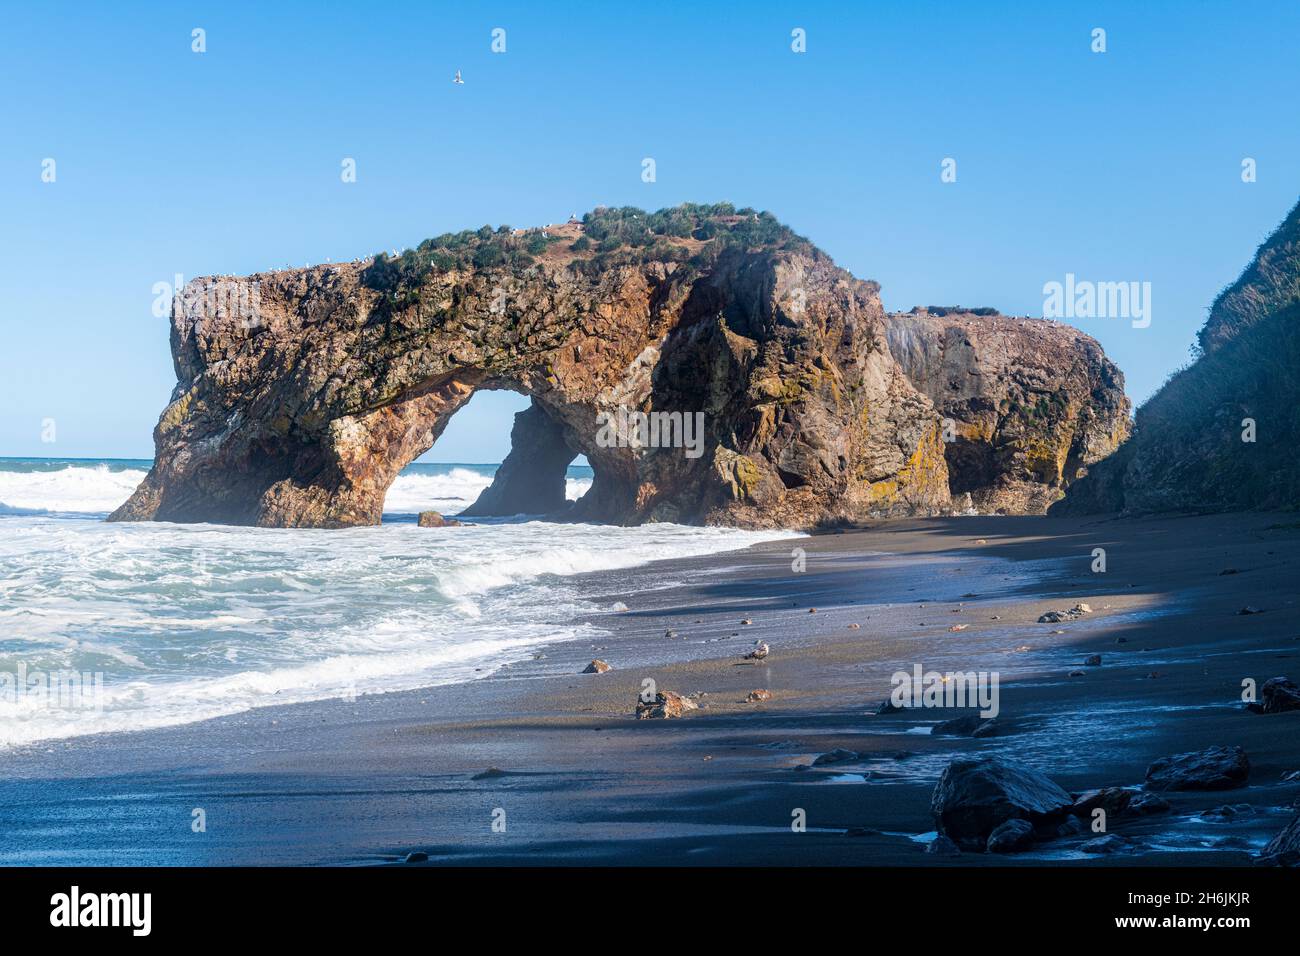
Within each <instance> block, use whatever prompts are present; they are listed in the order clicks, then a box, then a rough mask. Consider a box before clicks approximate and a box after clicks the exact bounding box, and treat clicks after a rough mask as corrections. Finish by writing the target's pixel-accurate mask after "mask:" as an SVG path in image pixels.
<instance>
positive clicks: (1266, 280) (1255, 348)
mask: <svg viewBox="0 0 1300 956" xmlns="http://www.w3.org/2000/svg"><path fill="white" fill-rule="evenodd" d="M1199 345H1200V349H1201V355H1200V356H1199V358H1197V360H1196V361H1195V362H1194V363H1192V364H1191V365H1190V366H1188V367H1187V368H1184V369H1182V370H1181V371H1178V372H1176V373H1175V374H1174V375H1173V376H1172V377H1171V378H1170V379H1169V381H1168V382H1166V383H1165V385H1164V387H1163V388H1161V389H1160V391H1159V392H1157V393H1156V394H1155V395H1154V396H1153V397H1152V398H1151V399H1150V400H1149V401H1147V402H1146V404H1144V405H1143V406H1142V407H1141V408H1139V409H1138V412H1137V416H1136V421H1135V424H1134V428H1133V436H1132V438H1130V439H1129V440H1128V441H1127V442H1125V443H1124V444H1123V445H1122V446H1120V449H1119V451H1117V452H1116V453H1115V454H1114V455H1112V456H1111V457H1110V458H1108V459H1106V460H1105V461H1103V462H1100V463H1098V464H1097V465H1096V466H1094V467H1093V468H1091V469H1089V474H1088V476H1087V477H1086V478H1085V479H1083V480H1082V481H1079V482H1077V483H1075V484H1074V485H1073V486H1072V487H1071V488H1070V489H1069V491H1068V492H1067V494H1066V497H1065V499H1064V500H1063V501H1061V502H1059V503H1057V504H1056V505H1054V506H1053V508H1052V514H1062V515H1078V514H1091V513H1098V512H1122V513H1128V514H1146V513H1157V512H1212V511H1240V510H1248V509H1261V510H1274V509H1279V510H1282V509H1294V508H1296V507H1300V469H1297V468H1296V467H1295V448H1296V446H1297V443H1300V416H1297V414H1296V409H1297V408H1300V376H1297V375H1296V374H1295V369H1296V368H1297V366H1300V204H1298V205H1297V206H1296V207H1295V208H1293V209H1292V210H1291V212H1290V214H1289V215H1288V216H1287V217H1286V219H1285V220H1284V221H1283V223H1282V225H1281V226H1279V227H1278V229H1277V230H1276V231H1275V232H1274V233H1273V235H1272V236H1270V237H1269V239H1268V240H1267V241H1266V242H1265V243H1264V244H1263V245H1262V246H1261V247H1260V248H1259V251H1258V252H1257V254H1256V256H1255V259H1254V261H1253V262H1251V264H1250V265H1249V266H1247V267H1246V270H1245V271H1244V272H1243V273H1242V274H1241V277H1240V278H1239V279H1238V280H1237V281H1236V282H1235V283H1234V284H1233V285H1232V286H1230V287H1229V288H1228V289H1227V290H1225V291H1224V292H1223V293H1222V294H1221V295H1220V296H1219V297H1218V299H1217V300H1216V301H1215V303H1214V306H1213V308H1212V309H1211V311H1210V317H1209V319H1208V320H1207V321H1206V323H1205V326H1204V328H1202V329H1201V332H1200V337H1199Z"/></svg>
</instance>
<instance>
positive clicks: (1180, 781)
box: [1146, 747, 1250, 791]
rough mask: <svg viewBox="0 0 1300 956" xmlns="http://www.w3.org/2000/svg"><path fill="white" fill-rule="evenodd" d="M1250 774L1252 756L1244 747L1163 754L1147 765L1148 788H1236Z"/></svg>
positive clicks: (1244, 783)
mask: <svg viewBox="0 0 1300 956" xmlns="http://www.w3.org/2000/svg"><path fill="white" fill-rule="evenodd" d="M1249 777H1250V758H1249V757H1247V756H1246V751H1245V750H1243V749H1242V748H1241V747H1209V748H1207V749H1205V750H1198V751H1194V752H1192V753H1185V754H1174V755H1173V756H1170V757H1161V758H1160V759H1159V760H1157V761H1156V762H1155V763H1153V764H1152V765H1151V766H1150V767H1148V768H1147V781H1146V786H1147V789H1148V790H1155V791H1169V790H1232V789H1233V788H1235V787H1244V786H1245V785H1246V780H1247V779H1248V778H1249Z"/></svg>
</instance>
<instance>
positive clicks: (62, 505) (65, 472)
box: [0, 465, 145, 514]
mask: <svg viewBox="0 0 1300 956" xmlns="http://www.w3.org/2000/svg"><path fill="white" fill-rule="evenodd" d="M144 476H145V473H144V472H143V471H138V470H136V469H133V468H132V469H126V470H122V471H113V470H111V469H109V467H108V466H107V465H68V466H67V467H65V468H62V469H60V470H58V471H10V470H5V469H4V468H3V467H0V514H24V513H36V512H60V513H72V514H100V513H107V512H110V511H112V510H113V509H115V508H116V507H117V506H118V505H120V504H121V503H122V502H124V501H126V499H127V498H129V497H130V496H131V492H133V491H135V488H136V485H138V484H140V482H141V481H143V480H144Z"/></svg>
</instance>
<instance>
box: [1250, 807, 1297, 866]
mask: <svg viewBox="0 0 1300 956" xmlns="http://www.w3.org/2000/svg"><path fill="white" fill-rule="evenodd" d="M1260 858H1261V859H1262V860H1263V861H1264V862H1266V863H1272V864H1276V865H1280V866H1300V813H1297V814H1296V815H1295V816H1294V817H1292V818H1291V822H1290V823H1288V824H1287V825H1286V826H1285V827H1284V828H1283V830H1282V832H1281V833H1279V834H1278V835H1277V836H1275V837H1273V839H1272V840H1270V841H1269V843H1268V846H1266V847H1264V850H1263V852H1261V853H1260Z"/></svg>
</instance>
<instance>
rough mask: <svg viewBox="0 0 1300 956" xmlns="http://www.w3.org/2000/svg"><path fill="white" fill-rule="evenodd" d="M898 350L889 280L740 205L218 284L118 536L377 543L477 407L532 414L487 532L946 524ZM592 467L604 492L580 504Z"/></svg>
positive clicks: (122, 512) (1052, 474) (931, 438)
mask: <svg viewBox="0 0 1300 956" xmlns="http://www.w3.org/2000/svg"><path fill="white" fill-rule="evenodd" d="M972 334H973V333H972ZM1031 338H1032V336H1031ZM886 339H887V334H886V319H885V314H884V311H883V309H882V307H881V303H880V296H879V287H878V286H877V285H876V284H875V283H874V282H870V281H863V280H859V279H856V278H854V277H853V276H852V275H850V274H849V273H847V272H845V271H844V270H842V269H839V268H837V267H836V266H835V265H834V264H833V263H832V262H831V261H830V260H829V259H828V258H827V257H826V256H825V255H824V254H822V253H821V252H819V251H818V250H817V249H815V248H814V247H813V246H812V245H811V244H810V243H808V242H807V241H806V240H804V239H802V238H800V237H798V236H796V235H794V234H793V233H792V232H791V231H790V230H788V229H787V228H785V227H783V226H781V225H780V224H779V223H777V222H776V220H775V219H773V218H772V217H771V216H770V215H769V214H766V213H763V214H759V213H755V212H753V211H752V210H739V211H737V210H734V209H733V208H732V207H730V206H728V205H726V204H723V205H720V206H682V207H676V208H674V209H667V210H662V211H660V212H657V213H653V214H649V215H647V214H646V213H644V212H642V211H641V210H635V209H614V210H611V209H598V210H596V211H595V212H593V213H589V214H588V215H587V216H586V217H584V219H583V221H582V222H570V223H566V224H564V225H561V226H555V227H547V228H546V229H545V230H540V229H538V230H526V231H525V230H511V229H509V228H508V227H502V228H501V229H498V230H493V229H491V228H489V227H484V228H483V229H480V230H478V231H477V232H464V233H459V234H455V235H446V236H441V237H438V238H437V239H432V240H428V241H426V242H424V243H422V244H421V245H420V246H419V248H418V249H415V250H408V251H406V252H404V253H403V254H402V255H401V256H400V257H396V258H392V259H390V258H388V257H387V256H385V255H380V256H377V257H375V258H374V259H373V260H367V261H364V262H353V263H346V264H335V265H324V266H316V267H314V268H307V269H301V270H289V271H284V272H275V273H268V274H258V275H254V276H249V277H246V278H227V277H221V278H206V279H196V280H194V281H192V282H191V283H189V284H188V285H187V286H186V287H185V289H184V290H183V291H182V292H181V293H180V294H178V295H177V296H176V299H175V302H174V304H173V311H172V354H173V358H174V363H175V367H176V374H177V379H178V385H177V387H176V390H175V393H174V394H173V398H172V401H171V403H170V405H169V406H168V407H167V409H166V410H165V411H164V412H163V415H162V418H161V420H160V421H159V423H158V426H157V429H156V430H155V443H156V446H157V453H156V458H155V463H154V467H153V469H152V470H151V471H150V472H149V475H148V477H147V478H146V479H145V481H144V482H143V483H142V484H141V486H140V487H139V488H138V489H137V490H136V492H135V493H134V494H133V495H132V497H131V498H130V500H129V501H127V502H126V504H124V505H123V506H122V507H121V508H120V509H118V511H117V512H116V513H115V514H114V515H113V516H112V517H113V519H115V520H150V519H153V520H167V521H213V522H224V523H233V524H255V525H265V526H277V527H345V526H351V525H364V524H376V523H378V522H379V521H380V518H381V515H382V509H383V501H384V495H385V492H386V491H387V489H388V487H389V485H390V484H391V482H392V481H393V479H394V478H395V477H396V476H397V474H398V472H400V471H401V469H402V468H403V467H405V466H406V465H407V464H408V463H409V462H410V461H412V460H413V459H414V458H416V457H417V456H418V455H420V454H422V453H423V452H425V451H427V450H428V449H429V448H430V447H431V446H432V445H433V444H434V442H436V441H437V439H438V436H439V435H440V434H441V433H442V431H443V429H444V428H445V427H446V424H447V422H448V420H449V419H450V418H451V416H452V415H453V414H455V412H456V410H457V409H459V408H461V407H462V406H463V405H464V404H465V403H466V402H467V401H468V400H469V399H470V397H471V396H472V395H473V394H474V393H475V391H477V390H478V389H509V390H513V391H516V392H519V393H522V394H526V395H529V396H531V399H532V403H531V406H530V408H529V409H528V410H527V411H526V412H524V413H521V414H520V415H519V416H517V418H516V421H515V427H514V429H513V431H512V442H513V446H512V451H511V453H510V456H509V457H508V458H507V460H506V462H505V463H503V465H502V467H501V469H499V471H498V474H497V476H496V479H495V481H494V483H493V485H492V486H491V487H490V488H489V489H487V490H486V491H485V492H484V493H483V495H482V497H481V498H480V499H479V500H478V501H477V502H476V503H475V505H474V506H473V507H472V508H471V509H470V510H469V513H471V514H476V515H501V514H514V513H518V512H528V513H538V512H541V513H553V514H559V513H563V514H564V515H565V516H566V517H569V518H572V519H575V520H588V521H602V522H612V523H620V524H636V523H640V522H645V521H678V522H687V523H703V524H727V525H737V526H747V527H774V526H781V527H803V528H806V527H812V526H816V525H819V524H826V523H836V522H842V521H854V520H859V519H863V518H867V517H872V516H885V515H904V514H929V513H936V512H942V511H944V510H946V509H949V508H950V493H949V460H947V459H946V456H945V447H944V442H943V436H942V431H941V429H942V418H943V416H942V415H941V414H940V413H939V411H938V410H936V408H935V404H934V400H932V399H931V398H930V397H929V396H928V395H927V394H926V392H925V391H924V390H923V389H921V388H918V387H917V386H916V385H914V384H913V382H912V381H911V380H910V379H909V376H908V374H906V373H905V371H904V368H903V367H902V366H901V365H900V363H899V362H898V361H896V359H895V356H894V355H893V354H892V352H891V349H890V346H889V345H888V343H887V341H886ZM1011 347H1012V346H1010V345H1008V346H1007V348H1008V349H1009V348H1011ZM1071 354H1073V353H1071ZM1003 357H1005V358H1007V359H1008V360H1011V356H1010V355H1009V353H1007V354H1006V355H1005V356H1003ZM998 361H1001V359H999V360H998ZM1071 361H1073V359H1071ZM1013 364H1014V362H1013ZM1036 374H1037V373H1035V376H1036ZM1031 377H1033V376H1031ZM1035 380H1037V379H1036V378H1035ZM1046 384H1047V383H1045V387H1046ZM998 394H999V396H1000V395H1001V393H1000V392H999V393H998ZM1008 394H1009V393H1008ZM1044 394H1048V393H1046V392H1045V393H1044ZM1068 394H1069V395H1071V396H1075V395H1076V394H1077V395H1078V396H1079V397H1080V400H1082V394H1083V393H1082V392H1081V391H1080V390H1079V389H1078V388H1076V387H1075V386H1073V385H1071V386H1070V389H1069V390H1068ZM1114 401H1115V396H1113V395H1109V394H1108V395H1107V396H1106V402H1107V403H1113V402H1114ZM1074 414H1075V415H1076V419H1077V420H1082V418H1084V417H1087V415H1086V414H1085V413H1084V412H1081V411H1076V412H1075V413H1074ZM1105 414H1106V413H1105V412H1104V410H1103V411H1099V412H1098V413H1097V415H1098V417H1100V418H1104V417H1105ZM999 434H1001V432H999ZM1085 444H1086V443H1085ZM1074 447H1075V443H1073V440H1072V441H1071V444H1070V448H1074ZM579 454H582V455H585V456H586V457H587V459H588V461H589V462H590V464H591V466H592V469H593V471H594V479H593V484H592V487H591V489H590V491H589V492H588V493H587V494H586V495H585V496H584V497H583V498H582V499H581V500H580V501H578V502H577V503H575V504H573V505H571V506H570V505H569V504H567V503H566V502H565V501H564V472H565V468H566V467H567V465H568V464H569V463H570V462H572V461H573V459H574V458H575V457H576V456H577V455H579ZM1033 454H1037V453H1036V452H1035V453H1033ZM1044 454H1047V455H1048V456H1049V457H1050V456H1051V455H1056V454H1057V452H1056V451H1052V452H1049V453H1044ZM1071 454H1074V455H1075V458H1077V459H1078V460H1079V461H1082V460H1083V459H1084V458H1085V457H1086V456H1087V454H1088V452H1087V451H1086V449H1085V448H1084V446H1082V445H1081V446H1079V450H1078V451H1076V452H1070V451H1067V452H1066V453H1065V456H1064V458H1063V462H1064V464H1063V465H1062V467H1063V468H1065V471H1067V472H1068V471H1069V468H1070V467H1071V466H1072V465H1073V462H1074V461H1075V458H1071V457H1070V455H1071ZM1030 457H1032V456H1030ZM998 460H1000V459H995V464H994V466H993V467H995V468H996V467H997V464H996V461H998ZM1009 460H1011V461H1013V463H1014V467H1015V468H1016V469H1017V471H1016V476H1015V477H1014V479H1009V481H1010V483H1011V484H1016V483H1017V482H1021V481H1022V480H1023V479H1024V473H1025V471H1026V468H1022V467H1021V465H1022V464H1024V463H1023V462H1019V459H1016V457H1015V456H1014V455H1012V456H1010V458H1009ZM1037 460H1038V459H1037V458H1034V459H1033V461H1035V462H1036V461H1037ZM1026 467H1027V468H1028V471H1029V473H1031V474H1032V469H1033V467H1034V465H1032V463H1030V464H1028V465H1026ZM1041 473H1042V474H1043V475H1044V476H1045V481H1046V483H1047V485H1048V486H1049V487H1050V488H1052V489H1054V488H1056V487H1057V486H1058V485H1059V484H1060V483H1061V481H1062V478H1061V475H1062V474H1063V472H1061V469H1060V468H1057V467H1056V466H1051V467H1044V468H1043V469H1041ZM1007 483H1008V482H1006V481H1003V480H1002V476H1000V475H992V476H989V475H987V474H986V473H981V476H980V478H979V481H978V482H977V484H979V485H980V486H983V484H991V485H993V486H994V487H1003V486H1005V485H1006V484H1007ZM966 484H969V482H966V483H963V484H962V487H966ZM1047 493H1048V492H1044V494H1047ZM1041 497H1042V496H1041V495H1036V494H1034V493H1029V494H1024V495H1021V496H1020V497H1018V498H1016V497H1014V496H1011V495H1008V496H1005V500H1006V501H1007V502H1008V503H1009V504H1008V507H1009V508H1013V509H1017V510H1019V509H1020V508H1021V507H1022V506H1023V507H1027V506H1025V505H1022V504H1017V503H1016V502H1022V503H1023V502H1033V503H1034V504H1033V507H1035V508H1036V507H1037V506H1038V505H1037V502H1038V501H1039V499H1040V498H1041ZM990 500H993V499H992V498H991V499H990Z"/></svg>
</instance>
